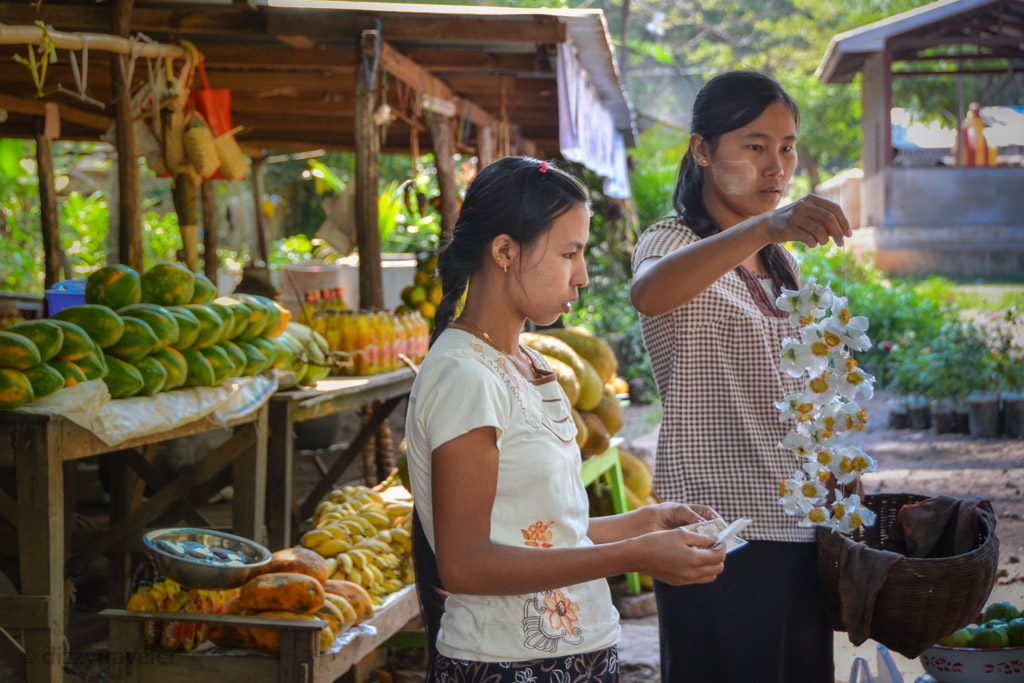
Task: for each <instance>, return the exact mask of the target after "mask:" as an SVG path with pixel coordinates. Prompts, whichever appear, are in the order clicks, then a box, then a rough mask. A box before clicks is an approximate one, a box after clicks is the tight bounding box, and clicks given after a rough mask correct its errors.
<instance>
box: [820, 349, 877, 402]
mask: <svg viewBox="0 0 1024 683" xmlns="http://www.w3.org/2000/svg"><path fill="white" fill-rule="evenodd" d="M831 374H832V377H833V380H834V382H835V389H836V394H837V395H839V396H841V397H842V398H844V399H846V400H847V401H856V400H857V399H859V398H863V399H869V398H871V397H872V396H874V394H875V377H874V375H869V374H868V373H866V372H864V371H863V370H861V369H860V368H859V367H857V361H855V360H853V359H852V358H850V359H847V364H846V367H845V368H842V367H841V368H834V369H833V372H832V373H831Z"/></svg>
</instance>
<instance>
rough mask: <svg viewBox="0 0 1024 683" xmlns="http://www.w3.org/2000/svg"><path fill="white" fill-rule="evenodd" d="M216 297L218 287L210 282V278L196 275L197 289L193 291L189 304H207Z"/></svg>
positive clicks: (199, 274) (200, 274)
mask: <svg viewBox="0 0 1024 683" xmlns="http://www.w3.org/2000/svg"><path fill="white" fill-rule="evenodd" d="M215 296H217V285H215V284H213V283H212V282H210V278H208V277H206V276H205V275H204V274H202V273H196V275H195V287H194V288H193V290H192V299H191V301H188V302H187V303H190V304H205V303H206V302H207V301H213V298H214V297H215Z"/></svg>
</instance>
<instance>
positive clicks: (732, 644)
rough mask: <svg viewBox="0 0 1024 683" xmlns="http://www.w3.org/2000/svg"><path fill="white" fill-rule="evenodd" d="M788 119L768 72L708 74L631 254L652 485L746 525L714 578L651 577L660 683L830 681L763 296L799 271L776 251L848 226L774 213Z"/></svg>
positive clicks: (822, 208)
mask: <svg viewBox="0 0 1024 683" xmlns="http://www.w3.org/2000/svg"><path fill="white" fill-rule="evenodd" d="M798 121H799V111H798V109H797V105H796V103H795V102H794V101H793V100H792V99H791V98H790V97H789V95H788V94H787V93H786V92H785V91H784V90H783V89H782V87H781V86H780V85H779V84H778V83H777V82H775V81H774V80H773V79H772V78H770V77H768V76H765V75H762V74H758V73H752V72H732V73H727V74H723V75H721V76H718V77H716V78H713V79H712V80H710V81H709V82H708V83H707V84H706V85H705V86H704V87H703V88H702V89H701V91H700V92H699V93H698V94H697V98H696V100H695V101H694V105H693V118H692V123H691V131H692V133H691V136H690V147H689V150H688V151H687V152H686V155H685V156H684V157H683V161H682V164H681V167H680V170H679V180H678V183H677V185H676V189H675V194H674V196H673V204H674V205H675V209H676V212H677V214H678V215H677V217H676V218H673V219H671V220H666V221H663V222H660V223H657V224H655V225H653V226H651V227H650V228H648V229H647V230H646V231H645V232H644V234H643V235H642V236H641V237H640V240H639V242H638V244H637V246H636V250H635V252H634V254H633V273H634V275H633V284H632V287H631V290H630V294H631V297H632V300H633V304H634V305H635V306H636V308H637V310H638V311H639V312H640V314H641V315H640V320H641V325H642V328H643V336H644V343H645V345H646V346H647V350H648V353H649V354H650V356H651V365H652V368H653V370H654V377H655V381H656V383H657V385H658V391H659V393H660V395H661V400H662V405H663V410H664V417H663V420H662V425H661V432H660V434H659V439H658V453H657V463H656V467H655V487H656V490H657V492H658V494H659V495H660V496H661V497H662V499H663V500H674V501H684V500H700V501H703V502H706V503H707V504H708V505H710V506H711V507H713V508H714V509H715V510H717V511H718V512H719V513H720V514H721V515H722V516H723V517H724V518H725V519H726V520H732V519H736V518H740V517H747V518H750V519H752V520H753V521H754V523H753V524H752V525H751V526H750V527H749V528H748V529H747V531H746V532H745V533H744V537H745V538H746V539H747V540H748V541H750V543H749V545H748V546H747V547H746V548H744V549H743V550H741V551H739V552H737V553H735V554H733V555H730V556H729V558H728V560H727V562H726V566H725V571H724V572H723V573H722V575H721V576H720V577H719V579H718V581H716V582H715V583H712V584H708V585H707V586H679V587H674V586H667V585H665V584H661V583H658V584H656V593H657V600H658V613H659V616H660V621H661V660H662V671H661V674H662V678H663V680H665V681H671V682H672V683H680V682H684V681H699V682H704V681H715V682H716V683H726V682H729V681H736V682H737V683H748V682H749V681H778V682H779V683H816V682H818V681H822V682H824V681H829V682H831V681H833V680H834V672H833V662H832V629H831V626H830V624H829V622H828V620H827V618H826V615H825V610H824V605H823V601H822V598H821V595H820V593H819V589H818V575H817V565H816V553H815V546H814V533H813V530H812V529H807V528H800V527H798V526H797V520H796V519H795V518H793V517H787V516H786V515H785V514H784V512H783V510H782V507H781V506H780V505H778V503H777V502H776V500H777V498H778V493H777V491H778V485H779V482H780V481H781V480H783V479H786V478H788V477H789V476H791V475H792V473H793V470H794V469H795V468H796V465H797V464H796V462H795V461H794V460H793V458H792V455H791V454H789V453H788V452H786V451H784V450H782V449H781V448H779V447H778V444H779V442H780V441H781V440H782V437H783V436H784V435H785V433H786V431H787V429H788V427H787V425H786V424H785V423H782V422H780V421H779V418H778V412H777V411H776V410H775V408H774V407H773V402H774V401H777V400H780V399H781V398H782V397H783V396H784V395H786V394H788V393H791V392H794V391H797V390H799V389H800V388H802V387H801V386H800V384H801V381H800V380H799V379H793V378H790V377H788V376H786V375H785V374H784V373H782V372H780V371H779V361H780V351H781V346H782V339H783V338H785V337H786V336H788V335H789V333H790V330H789V327H788V322H787V316H786V314H785V313H783V312H781V311H779V310H778V309H777V308H776V307H775V299H776V297H777V296H778V294H779V290H780V289H781V288H782V287H786V288H796V287H797V286H798V277H799V276H798V272H797V268H796V265H795V262H794V261H793V259H792V257H791V256H789V254H788V253H787V252H786V251H785V250H784V249H783V248H782V247H780V246H779V244H780V243H782V242H803V243H804V244H806V245H808V246H809V247H816V246H819V245H824V244H826V243H827V242H828V241H829V240H830V239H831V240H833V241H834V242H835V243H836V244H839V245H842V244H843V239H844V238H845V237H849V236H850V235H851V231H850V226H849V223H848V221H847V220H846V217H845V216H844V215H843V212H842V210H841V209H840V208H839V207H838V206H836V205H835V204H833V203H832V202H829V201H826V200H824V199H822V198H820V197H817V196H814V195H808V196H806V197H803V198H802V199H799V200H798V201H796V202H794V203H792V204H789V205H787V206H784V207H782V208H776V207H777V206H778V204H779V200H780V199H781V198H782V196H783V194H784V193H785V191H786V188H787V186H788V184H789V181H790V179H791V178H792V176H793V172H794V170H795V169H796V165H797V152H796V139H797V124H798Z"/></svg>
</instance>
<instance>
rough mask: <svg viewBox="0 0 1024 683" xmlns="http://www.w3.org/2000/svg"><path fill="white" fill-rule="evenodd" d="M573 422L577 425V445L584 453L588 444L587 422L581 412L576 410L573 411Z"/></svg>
mask: <svg viewBox="0 0 1024 683" xmlns="http://www.w3.org/2000/svg"><path fill="white" fill-rule="evenodd" d="M572 421H573V422H575V423H576V445H577V446H579V447H580V450H581V451H582V450H583V447H584V446H585V445H586V444H587V422H586V420H584V419H583V416H582V415H580V411H578V410H576V409H575V408H573V409H572Z"/></svg>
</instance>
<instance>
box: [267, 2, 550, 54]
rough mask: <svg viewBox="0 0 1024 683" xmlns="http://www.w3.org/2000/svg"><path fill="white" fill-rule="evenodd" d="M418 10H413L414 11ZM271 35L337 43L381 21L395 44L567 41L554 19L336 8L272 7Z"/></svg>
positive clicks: (270, 12)
mask: <svg viewBox="0 0 1024 683" xmlns="http://www.w3.org/2000/svg"><path fill="white" fill-rule="evenodd" d="M414 7H415V6H410V9H413V8H414ZM264 14H265V16H266V19H267V33H269V34H271V35H274V36H278V35H304V36H306V37H308V38H312V39H314V40H316V39H321V40H333V39H336V38H337V37H338V36H351V35H355V34H360V32H361V31H365V30H370V29H372V27H374V26H375V25H376V22H377V20H378V19H380V20H381V21H382V22H383V30H382V33H383V34H384V35H385V36H387V37H388V40H389V41H391V42H402V41H410V42H417V43H425V44H430V43H435V44H436V43H445V42H464V43H479V44H484V45H496V44H508V43H511V44H521V43H528V44H541V45H556V44H558V43H563V42H565V40H566V36H567V28H566V25H565V24H563V23H562V22H561V21H560V20H558V19H557V18H555V17H541V18H536V17H530V18H526V19H523V18H518V17H517V18H500V19H499V18H489V19H485V18H469V17H456V16H450V17H434V16H424V15H418V16H402V15H396V14H391V13H383V14H378V13H373V12H340V11H337V10H330V9H327V10H321V9H303V10H302V11H301V12H297V11H295V10H294V9H288V8H269V9H268V10H267V11H266V12H265V13H264Z"/></svg>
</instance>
